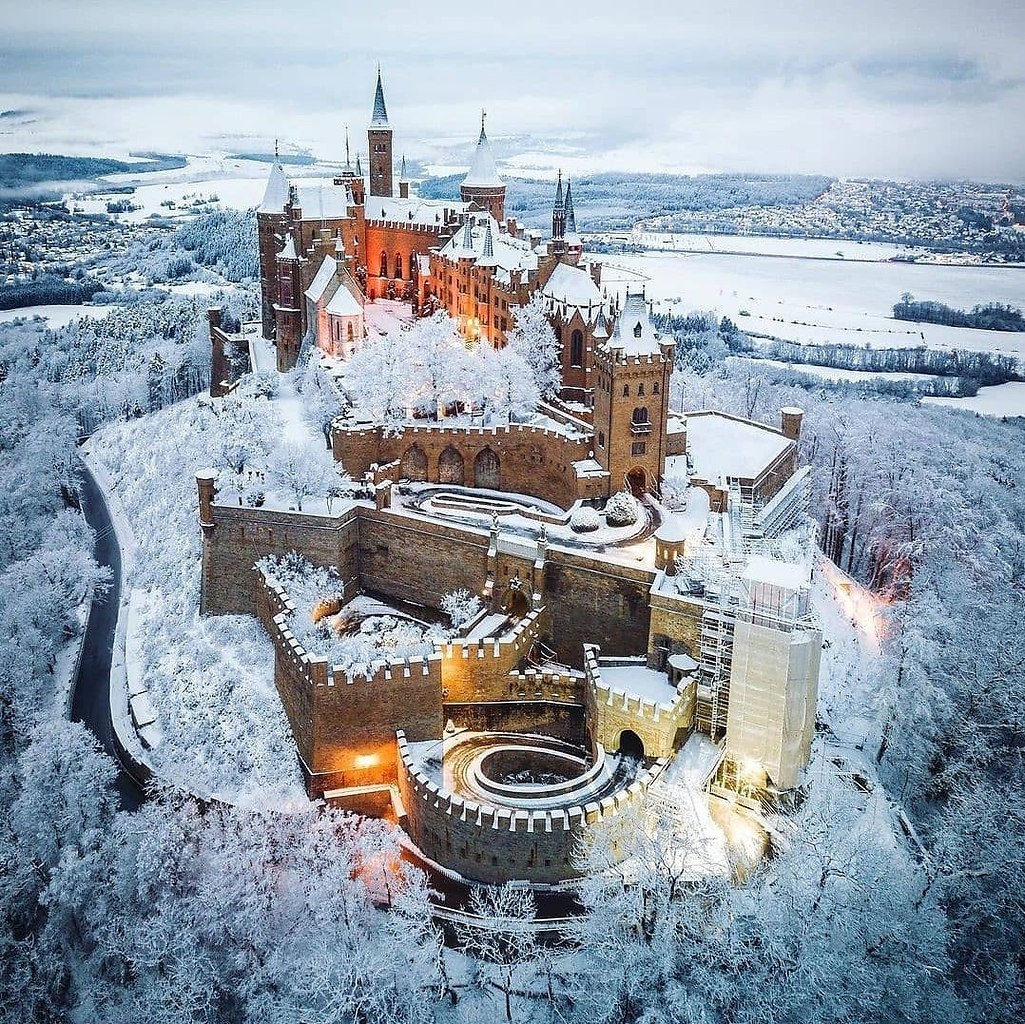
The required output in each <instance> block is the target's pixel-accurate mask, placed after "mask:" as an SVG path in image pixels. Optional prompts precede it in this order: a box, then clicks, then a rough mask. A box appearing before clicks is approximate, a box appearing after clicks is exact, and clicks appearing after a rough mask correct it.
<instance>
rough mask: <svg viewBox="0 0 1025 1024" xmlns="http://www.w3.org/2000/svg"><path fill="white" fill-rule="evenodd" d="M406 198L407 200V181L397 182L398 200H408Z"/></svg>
mask: <svg viewBox="0 0 1025 1024" xmlns="http://www.w3.org/2000/svg"><path fill="white" fill-rule="evenodd" d="M408 198H409V182H408V181H400V182H399V199H408Z"/></svg>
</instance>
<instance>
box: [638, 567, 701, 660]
mask: <svg viewBox="0 0 1025 1024" xmlns="http://www.w3.org/2000/svg"><path fill="white" fill-rule="evenodd" d="M662 586H663V587H667V588H668V587H671V586H672V583H671V581H670V579H669V578H664V579H663V581H662ZM650 601H651V631H650V633H649V634H648V667H649V668H654V669H659V670H661V669H663V668H664V667H665V665H664V661H665V659H666V657H668V656H669V655H672V654H687V655H689V656H690V657H692V658H693V659H694V660H695V661H700V660H701V651H700V648H701V610H702V605H701V600H700V599H699V598H688V597H684V596H683V595H677V594H673V593H663V592H661V591H660V590H653V591H652V593H651V598H650Z"/></svg>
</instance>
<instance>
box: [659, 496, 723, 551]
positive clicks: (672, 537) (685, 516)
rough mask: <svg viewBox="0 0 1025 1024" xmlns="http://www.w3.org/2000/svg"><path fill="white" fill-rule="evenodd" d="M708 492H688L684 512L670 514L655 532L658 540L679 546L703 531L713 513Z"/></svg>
mask: <svg viewBox="0 0 1025 1024" xmlns="http://www.w3.org/2000/svg"><path fill="white" fill-rule="evenodd" d="M711 507H712V506H711V502H710V501H709V498H708V492H707V491H706V490H705V489H704V488H703V487H690V488H688V490H687V507H686V508H685V509H684V511H682V512H670V513H669V514H668V515H667V516H666V517H665V519H663V520H662V524H661V525H660V526H659V528H658V529H657V530H656V531H655V537H656V538H657V539H658V540H662V541H665V542H666V543H667V544H679V543H680V542H681V541H684V540H686V539H687V538H688V537H689V536H691V534H693V533H694V532H695V531H697V530H703V529H704V527H705V525H706V524H707V522H708V514H709V512H710V511H711Z"/></svg>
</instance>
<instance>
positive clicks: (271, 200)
mask: <svg viewBox="0 0 1025 1024" xmlns="http://www.w3.org/2000/svg"><path fill="white" fill-rule="evenodd" d="M287 202H288V178H286V177H285V171H284V168H283V167H282V166H281V164H280V163H279V162H278V161H277V160H275V161H274V163H273V164H272V165H271V169H270V174H269V175H268V177H267V188H266V190H265V191H264V193H263V202H262V203H260V207H259V209H258V210H257V213H284V212H285V203H287Z"/></svg>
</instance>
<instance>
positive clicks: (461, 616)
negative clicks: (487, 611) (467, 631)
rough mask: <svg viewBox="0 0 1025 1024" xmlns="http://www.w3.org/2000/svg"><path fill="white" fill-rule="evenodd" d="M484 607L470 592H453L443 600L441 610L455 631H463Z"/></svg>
mask: <svg viewBox="0 0 1025 1024" xmlns="http://www.w3.org/2000/svg"><path fill="white" fill-rule="evenodd" d="M483 607H484V605H483V604H482V603H481V599H480V598H479V597H478V596H477V595H476V594H471V593H470V591H469V590H451V591H449V593H447V594H446V595H445V596H444V597H443V598H442V599H441V610H442V611H443V612H444V613H445V614H446V615H447V616H448V620H449V622H451V623H452V628H453V629H462V628H463V626H465V625H466V624H467V623H468V622H469V621H470V620H471V619H472V618H473V617H474V616H475V615H476V614H477V613H478V612H479V611H480V610H481V608H483Z"/></svg>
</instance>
